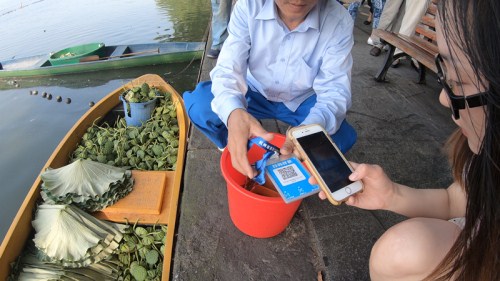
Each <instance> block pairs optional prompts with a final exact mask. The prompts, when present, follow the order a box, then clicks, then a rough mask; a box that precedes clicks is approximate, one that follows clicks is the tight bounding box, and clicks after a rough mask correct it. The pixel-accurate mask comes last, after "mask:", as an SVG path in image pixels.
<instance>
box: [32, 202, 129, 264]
mask: <svg viewBox="0 0 500 281" xmlns="http://www.w3.org/2000/svg"><path fill="white" fill-rule="evenodd" d="M32 224H33V228H34V229H35V232H36V234H35V237H34V239H33V242H34V243H35V246H36V247H37V248H38V249H39V250H40V251H41V252H42V253H43V254H44V255H46V256H43V257H42V260H44V261H48V262H52V263H56V264H60V265H63V266H67V267H82V266H87V265H89V264H92V263H95V262H98V261H100V260H103V259H106V258H108V257H109V256H110V255H111V254H113V252H114V251H115V249H117V248H118V245H119V244H118V243H119V242H120V241H121V240H122V238H123V235H122V230H123V229H124V228H125V227H126V226H125V225H120V224H115V223H110V222H105V221H101V220H98V219H96V218H95V217H93V216H91V215H89V214H87V213H86V212H84V211H82V210H80V209H79V208H77V207H75V206H71V205H49V204H42V205H40V206H38V209H37V212H36V215H35V219H34V220H33V222H32Z"/></svg>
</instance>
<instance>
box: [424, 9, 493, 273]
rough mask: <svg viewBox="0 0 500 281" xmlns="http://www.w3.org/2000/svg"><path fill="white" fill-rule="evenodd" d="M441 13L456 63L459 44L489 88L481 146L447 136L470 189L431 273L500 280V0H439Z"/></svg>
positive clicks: (458, 175) (459, 175)
mask: <svg viewBox="0 0 500 281" xmlns="http://www.w3.org/2000/svg"><path fill="white" fill-rule="evenodd" d="M438 14H439V20H440V22H441V27H442V30H443V35H444V38H445V40H447V42H454V44H448V46H449V48H450V54H451V56H452V63H453V64H454V65H455V69H457V68H459V67H460V65H458V63H457V62H456V61H457V60H456V59H453V56H454V54H455V55H456V49H455V48H459V49H460V50H461V51H462V52H464V53H465V55H466V57H467V59H468V60H469V62H470V64H471V65H472V68H473V70H474V73H468V75H470V76H471V78H475V80H476V81H477V83H478V85H477V86H481V87H482V88H483V89H489V93H488V95H487V101H488V104H487V106H486V110H485V116H486V117H485V118H486V120H485V124H486V125H485V126H486V128H485V133H484V138H483V141H482V144H481V147H480V148H479V152H478V153H477V154H473V153H472V151H470V149H469V147H468V144H467V140H466V138H465V137H464V136H463V135H462V134H460V133H459V132H458V133H455V134H454V135H453V136H452V137H451V138H450V140H449V142H448V146H449V147H451V150H450V151H451V160H452V161H451V162H452V166H453V175H454V178H455V180H456V181H458V182H459V183H461V184H462V186H463V187H464V188H465V192H466V194H467V207H466V215H465V219H466V223H465V227H464V229H463V231H462V232H461V233H460V235H459V237H458V239H457V241H456V242H455V244H454V245H453V247H452V248H451V250H450V252H449V253H448V254H447V256H446V257H445V259H444V260H443V261H442V262H441V264H440V265H439V266H438V267H437V268H436V269H435V271H434V272H433V273H432V274H431V275H430V276H429V277H428V278H427V279H428V280H449V279H454V280H467V281H468V280H500V1H498V0H440V3H439V13H438ZM450 46H451V47H450ZM459 79H460V77H459ZM460 80H461V79H460ZM471 80H474V79H471ZM478 88H479V87H478ZM456 94H457V93H456Z"/></svg>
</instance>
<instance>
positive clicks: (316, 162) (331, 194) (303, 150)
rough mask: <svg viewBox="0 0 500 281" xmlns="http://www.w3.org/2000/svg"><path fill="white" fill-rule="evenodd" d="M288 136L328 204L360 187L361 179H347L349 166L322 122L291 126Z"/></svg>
mask: <svg viewBox="0 0 500 281" xmlns="http://www.w3.org/2000/svg"><path fill="white" fill-rule="evenodd" d="M288 137H289V138H290V139H291V140H292V141H293V142H294V144H295V146H296V147H297V149H298V151H299V153H300V154H301V157H302V158H304V160H305V162H306V164H307V166H308V167H309V170H310V172H311V173H312V174H313V175H314V177H315V178H316V180H317V181H318V184H319V186H320V188H321V190H323V192H324V193H325V194H326V197H327V198H328V200H329V201H330V202H331V203H332V204H334V205H339V204H340V203H342V202H343V201H346V200H347V198H348V197H349V196H351V195H354V194H355V193H357V192H360V191H362V190H363V183H362V182H361V181H355V182H353V181H351V180H349V175H350V174H351V173H352V172H353V169H352V167H351V165H350V164H349V162H347V160H346V159H345V157H344V155H342V152H340V150H339V149H338V147H337V146H336V145H335V143H333V141H332V140H331V138H330V136H329V135H328V134H327V132H326V131H325V129H323V127H322V126H320V125H318V124H311V125H304V126H299V127H294V128H291V129H290V130H289V131H288Z"/></svg>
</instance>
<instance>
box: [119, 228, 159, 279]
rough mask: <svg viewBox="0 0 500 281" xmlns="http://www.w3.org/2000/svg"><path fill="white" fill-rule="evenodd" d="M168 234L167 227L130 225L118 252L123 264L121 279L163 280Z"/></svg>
mask: <svg viewBox="0 0 500 281" xmlns="http://www.w3.org/2000/svg"><path fill="white" fill-rule="evenodd" d="M166 233H167V227H166V226H164V225H162V226H156V225H153V226H148V227H142V226H137V225H134V226H131V225H128V227H127V228H126V229H125V234H124V235H123V240H122V241H121V242H120V246H119V248H118V249H117V251H116V255H118V260H119V261H120V263H121V264H122V275H121V278H120V279H123V280H125V281H129V280H137V281H143V280H151V281H159V280H161V274H162V266H163V253H164V252H165V240H166Z"/></svg>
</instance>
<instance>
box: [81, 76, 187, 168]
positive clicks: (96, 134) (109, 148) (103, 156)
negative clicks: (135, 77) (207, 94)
mask: <svg viewBox="0 0 500 281" xmlns="http://www.w3.org/2000/svg"><path fill="white" fill-rule="evenodd" d="M146 86H147V85H144V84H143V85H142V86H141V87H134V88H133V89H131V90H130V91H131V92H132V93H134V90H135V91H137V92H141V91H142V89H141V88H144V90H145V89H146ZM148 87H149V86H148ZM153 89H154V88H153V87H150V88H149V93H151V91H155V95H156V96H157V97H159V102H158V105H157V106H156V107H155V109H154V112H153V114H152V117H151V119H149V120H148V121H147V122H146V123H144V124H143V125H142V126H141V127H127V124H126V122H125V119H124V118H122V117H120V118H118V120H117V121H116V123H115V124H114V126H109V125H108V124H107V123H105V124H103V125H97V124H96V122H94V125H92V126H91V127H89V128H88V129H87V132H86V133H85V134H84V135H83V136H82V141H81V142H80V144H79V145H78V147H77V148H76V149H75V151H73V153H72V156H71V157H72V160H73V161H74V160H76V159H90V160H93V161H97V162H100V163H105V164H108V165H113V166H117V167H125V168H127V169H128V168H130V169H136V170H148V171H149V170H155V171H164V170H175V168H176V163H177V150H178V147H179V125H178V122H177V106H176V105H175V104H174V103H173V101H172V98H171V95H170V93H163V92H161V91H159V90H153ZM130 91H129V92H130ZM149 93H148V94H149ZM96 121H97V120H96Z"/></svg>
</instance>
